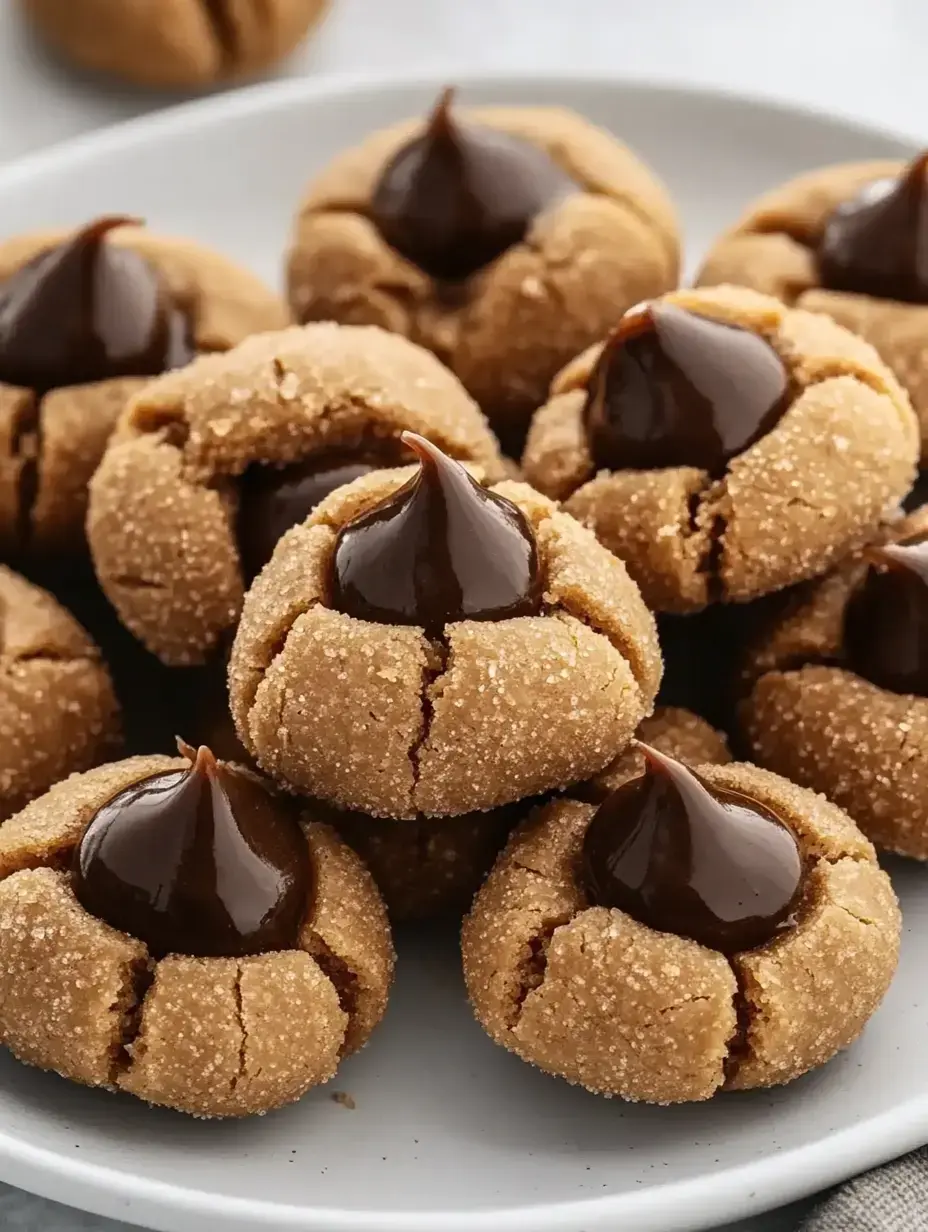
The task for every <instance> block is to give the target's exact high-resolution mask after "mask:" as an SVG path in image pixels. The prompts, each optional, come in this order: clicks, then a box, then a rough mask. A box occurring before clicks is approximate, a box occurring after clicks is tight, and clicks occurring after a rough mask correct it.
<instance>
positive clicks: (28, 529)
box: [0, 226, 288, 563]
mask: <svg viewBox="0 0 928 1232" xmlns="http://www.w3.org/2000/svg"><path fill="white" fill-rule="evenodd" d="M68 234H69V233H68V232H66V231H42V232H31V233H29V234H28V235H20V236H16V237H14V238H13V239H9V240H7V241H5V242H4V243H2V244H0V283H2V282H3V281H4V280H5V279H6V278H8V277H10V275H12V274H13V273H15V272H16V271H17V270H19V269H20V268H21V267H22V266H23V265H25V264H26V263H27V262H28V261H30V260H31V259H32V258H34V257H35V256H37V255H38V254H39V253H41V252H43V251H44V250H45V249H48V248H51V247H53V246H55V245H56V244H59V243H61V242H62V241H63V240H65V239H66V238H67V236H68ZM106 243H107V244H117V245H125V246H126V247H129V248H131V249H132V250H133V251H135V252H137V253H139V254H140V255H141V256H142V257H144V258H145V259H146V260H147V261H148V262H149V263H150V264H151V265H152V266H153V267H154V269H155V270H156V271H157V273H158V274H159V275H160V276H161V278H162V279H163V280H164V283H165V285H166V287H167V289H168V292H169V294H170V297H171V299H172V301H173V302H174V303H175V304H176V305H177V306H178V307H179V308H180V309H181V310H182V311H183V312H184V313H185V314H186V315H188V316H189V318H190V323H191V327H192V341H193V343H194V344H195V346H196V348H197V349H198V350H200V351H204V352H206V351H226V350H228V349H229V348H230V347H232V346H235V345H236V343H238V342H241V341H242V339H243V338H246V337H248V335H249V334H254V333H257V332H259V331H261V330H268V329H279V328H280V327H281V326H282V325H284V324H285V323H286V321H287V319H288V313H287V310H286V308H285V307H284V305H283V304H282V303H281V302H280V300H279V299H278V297H277V296H276V295H274V294H272V292H271V291H270V290H268V288H267V287H265V286H264V284H263V283H262V282H260V281H259V280H258V279H257V278H255V277H254V275H253V274H251V273H249V272H248V271H247V270H245V269H243V268H242V267H241V266H239V265H236V264H235V263H234V262H232V261H230V260H229V259H228V258H227V257H224V256H221V255H220V254H219V253H217V252H213V250H212V249H210V248H206V247H204V246H203V245H201V244H198V243H194V242H193V241H192V240H185V239H178V238H175V237H173V236H163V235H156V234H152V233H151V232H149V231H146V230H144V229H143V228H141V227H132V226H126V227H122V228H120V229H119V230H118V231H115V232H112V233H111V234H110V235H109V236H108V237H107V240H106ZM149 379H150V378H147V377H122V378H118V379H114V380H108V381H100V382H96V383H92V384H88V385H72V386H69V387H67V388H63V389H53V390H51V391H50V392H48V393H46V394H45V395H44V397H41V398H37V397H36V395H35V394H34V393H32V392H31V391H30V390H25V389H19V388H16V387H14V386H11V385H4V384H2V383H0V551H2V552H3V554H4V556H6V557H7V558H8V559H9V558H10V557H11V556H12V557H20V556H28V557H29V558H32V557H33V556H49V555H54V556H55V557H56V559H58V560H64V561H65V563H67V560H68V557H70V556H71V555H72V554H74V553H81V554H82V553H83V552H84V551H85V547H84V544H85V539H84V517H85V513H86V509H87V485H88V483H89V481H90V477H91V475H92V474H93V472H94V471H95V470H96V468H97V464H98V463H99V461H100V459H101V457H102V456H103V452H104V450H105V448H106V445H107V442H108V441H109V439H110V436H111V435H112V433H113V430H114V428H115V426H116V421H117V419H118V418H119V415H120V413H121V412H122V410H123V408H124V406H125V404H126V401H127V399H128V398H129V397H130V396H131V395H132V394H134V393H136V392H137V391H138V390H140V389H143V388H144V386H145V385H146V384H147V383H148V380H149Z"/></svg>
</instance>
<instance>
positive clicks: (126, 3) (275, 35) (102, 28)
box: [23, 0, 328, 88]
mask: <svg viewBox="0 0 928 1232" xmlns="http://www.w3.org/2000/svg"><path fill="white" fill-rule="evenodd" d="M23 6H24V8H25V10H26V13H27V14H28V16H29V17H30V18H31V20H32V21H33V22H34V23H35V25H36V27H37V29H38V30H39V31H40V32H41V34H42V35H43V36H44V37H45V38H46V39H47V40H48V41H49V43H51V45H52V46H53V47H54V48H55V49H56V50H57V51H58V52H59V54H61V55H62V56H63V57H64V58H65V59H69V60H73V61H74V62H75V63H76V64H79V65H81V66H82V67H83V68H87V69H90V70H91V71H92V72H102V73H107V74H111V75H113V76H114V77H123V78H125V79H126V80H128V81H132V82H135V83H137V84H138V85H144V86H156V87H160V88H165V87H171V88H176V87H197V86H205V85H208V84H209V83H211V82H215V81H225V80H228V79H230V78H237V77H242V76H251V75H254V74H257V73H258V72H260V70H262V69H264V68H267V67H269V66H270V65H271V64H273V63H274V62H275V61H277V60H279V59H280V58H281V57H282V56H284V55H286V54H287V53H288V52H290V51H292V50H293V49H294V48H295V47H296V46H297V44H298V43H299V42H300V41H301V40H302V39H303V38H304V37H305V35H306V33H307V31H308V30H309V29H310V28H311V27H312V26H313V25H315V23H316V22H317V21H319V19H320V18H321V16H322V15H323V13H324V12H325V10H326V8H327V7H328V0H244V3H241V2H239V3H236V4H233V5H223V6H222V8H221V9H220V10H216V9H215V6H212V5H211V4H210V3H209V2H208V0H161V3H159V4H156V5H151V4H149V3H148V2H147V0H89V2H85V3H82V4H80V5H74V4H72V3H71V2H70V0H23Z"/></svg>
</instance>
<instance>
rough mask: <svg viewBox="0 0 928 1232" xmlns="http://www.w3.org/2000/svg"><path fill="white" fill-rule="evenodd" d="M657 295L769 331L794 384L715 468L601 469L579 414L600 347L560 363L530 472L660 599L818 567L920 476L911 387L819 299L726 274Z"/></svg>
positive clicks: (534, 431)
mask: <svg viewBox="0 0 928 1232" xmlns="http://www.w3.org/2000/svg"><path fill="white" fill-rule="evenodd" d="M663 299H664V301H665V302H667V303H672V304H676V305H678V306H680V307H682V308H687V309H691V310H693V311H696V312H699V313H701V314H702V315H705V316H710V317H714V318H715V319H717V320H720V321H725V322H728V323H731V324H736V325H741V326H744V327H745V328H749V329H752V330H755V331H756V332H757V333H759V334H760V335H761V336H762V337H764V338H766V339H767V341H769V342H770V343H771V345H772V346H773V347H774V348H775V350H776V351H777V352H778V353H779V355H780V357H781V358H782V360H783V362H784V364H785V365H786V367H787V368H788V370H789V372H790V375H791V378H792V381H793V386H794V389H795V391H796V392H795V396H794V399H793V402H792V404H791V405H790V407H789V408H788V409H787V411H786V413H785V414H784V415H783V417H782V418H781V419H780V421H779V422H778V423H777V424H776V425H775V426H774V427H773V428H772V429H771V431H770V432H768V433H767V434H766V435H765V436H763V437H761V438H760V440H758V441H757V442H756V443H755V444H754V445H752V446H751V447H750V448H749V449H747V450H745V452H744V453H742V454H739V455H737V456H736V457H735V458H733V459H732V460H731V461H730V462H729V464H728V468H727V471H726V474H725V475H724V477H723V478H722V479H720V480H718V481H712V480H711V478H710V477H709V475H708V474H706V473H705V472H704V471H700V470H698V469H694V468H689V467H670V468H666V469H661V470H652V471H618V472H610V471H600V472H599V473H598V474H597V473H595V468H594V462H593V459H592V456H591V455H590V452H589V446H588V444H587V441H586V436H585V432H584V430H583V411H584V405H585V401H586V393H585V389H586V382H587V381H588V379H589V376H590V373H591V372H592V370H593V366H594V364H595V362H596V360H597V358H598V356H599V353H600V350H601V347H600V346H596V347H591V348H589V349H588V350H587V351H586V352H584V353H583V354H582V355H580V356H578V357H577V358H576V359H575V360H574V362H573V363H572V364H570V365H568V367H567V368H566V369H565V370H564V371H563V372H561V373H560V374H559V375H558V377H557V378H555V381H554V384H553V386H552V397H551V400H550V401H549V402H548V403H547V404H546V405H545V406H543V407H542V408H541V409H540V410H539V411H538V413H537V414H536V416H535V418H534V419H533V421H532V427H531V430H530V432H529V437H528V441H527V443H526V448H525V454H524V456H523V459H522V465H523V470H524V472H525V476H526V479H527V480H528V481H529V482H530V483H532V484H534V485H535V486H536V487H537V488H539V489H540V490H541V491H542V492H546V493H548V494H549V495H551V496H555V497H557V498H558V499H561V500H564V501H565V509H566V510H567V512H568V513H572V514H574V516H575V517H577V518H578V519H579V520H580V521H581V522H583V523H584V524H585V525H587V526H589V527H591V528H592V529H593V530H595V531H596V534H597V536H598V537H599V539H600V540H601V542H603V543H604V544H605V545H606V546H607V547H609V548H610V549H611V550H612V551H614V552H615V553H616V554H617V555H619V556H620V557H621V558H622V559H623V560H624V561H625V562H626V564H627V565H628V568H629V573H630V574H631V576H632V577H633V578H634V579H635V581H637V583H638V585H639V586H640V587H641V589H642V592H643V594H644V596H645V598H646V600H647V601H648V602H649V604H650V606H652V607H653V608H655V609H657V610H660V611H676V612H685V611H696V610H699V609H700V608H702V607H705V606H706V604H707V603H709V602H710V601H712V600H713V599H714V598H716V597H721V598H724V599H729V600H736V601H739V602H743V601H747V600H750V599H754V598H757V597H759V596H760V595H764V594H769V593H771V592H773V591H776V590H779V589H782V588H783V587H786V586H789V585H792V584H794V583H796V582H799V581H803V580H805V579H807V578H811V577H815V576H818V575H819V574H821V573H824V572H825V571H826V570H827V569H829V568H830V567H832V566H833V565H834V564H836V563H837V562H838V561H839V560H840V559H841V558H842V557H844V556H846V555H847V554H848V552H851V551H853V550H854V549H855V548H857V547H859V546H861V544H863V543H864V542H866V541H867V539H868V538H869V537H870V536H872V534H873V532H874V530H875V529H876V527H877V526H878V525H879V523H880V521H881V519H883V518H884V517H885V516H886V515H887V514H888V513H889V512H890V511H891V510H892V509H893V508H894V507H895V506H896V505H898V503H899V502H900V501H901V500H902V498H903V497H904V496H905V495H906V493H907V492H908V490H909V488H910V487H911V485H912V483H913V481H914V477H915V466H916V462H917V454H918V440H917V436H918V432H917V423H916V420H915V417H914V414H913V412H912V408H911V405H910V403H909V400H908V397H907V395H906V394H905V392H904V391H903V389H902V387H901V386H900V385H899V383H898V381H897V379H896V378H895V376H894V375H893V373H892V372H891V371H890V369H889V368H887V367H886V365H885V364H884V363H883V362H882V361H881V360H880V358H879V356H878V355H877V353H876V351H875V350H874V349H873V347H872V346H870V345H869V344H868V343H866V342H864V341H863V340H862V339H860V338H856V337H854V336H853V335H852V334H851V333H849V332H848V331H847V330H846V329H844V328H842V327H841V326H840V325H837V324H835V323H834V322H833V321H831V320H829V319H828V318H827V317H824V316H822V315H820V314H816V313H811V312H806V311H803V310H800V309H796V308H787V307H784V305H783V304H781V303H779V302H778V301H776V300H774V299H772V298H771V297H770V296H767V295H762V294H760V293H758V292H755V291H753V290H748V289H745V288H741V287H733V286H719V287H713V288H709V289H701V290H697V291H674V292H670V293H669V294H667V295H666V296H664V297H663Z"/></svg>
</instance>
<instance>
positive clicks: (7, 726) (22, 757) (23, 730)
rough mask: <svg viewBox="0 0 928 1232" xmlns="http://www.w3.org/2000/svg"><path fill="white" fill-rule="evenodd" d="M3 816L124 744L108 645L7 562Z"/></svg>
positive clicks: (0, 636) (2, 653) (0, 576)
mask: <svg viewBox="0 0 928 1232" xmlns="http://www.w3.org/2000/svg"><path fill="white" fill-rule="evenodd" d="M0 665H2V682H0V821H5V820H6V819H7V818H8V817H11V816H12V815H13V814H14V813H17V812H18V811H19V810H20V809H21V808H23V807H24V806H25V805H26V804H28V802H29V801H30V800H32V799H34V798H35V797H36V796H40V795H41V794H42V793H43V792H44V791H47V790H48V788H49V787H50V786H51V785H52V784H53V783H57V782H58V780H59V779H63V778H65V777H66V776H67V775H69V774H71V773H72V772H73V771H76V770H87V769H89V768H90V767H91V766H94V765H96V764H97V763H98V762H101V761H105V760H106V759H107V758H108V757H111V756H112V755H113V754H114V753H115V752H116V751H117V750H118V749H119V742H120V735H119V708H118V706H117V704H116V698H115V696H114V693H113V685H112V683H111V681H110V677H109V673H108V672H107V670H106V667H105V665H104V663H103V660H102V658H101V656H100V651H99V650H98V649H97V647H96V646H95V645H94V643H93V642H92V641H91V639H90V638H89V637H88V635H87V634H86V633H85V632H84V630H83V629H82V628H81V626H80V625H79V624H78V623H77V621H76V620H75V619H74V618H73V616H71V614H70V612H67V611H66V610H65V609H64V608H63V607H61V605H60V604H59V603H57V602H56V601H55V599H53V598H52V596H51V595H50V594H48V593H47V592H46V591H44V590H41V589H40V588H39V587H38V586H33V585H32V584H31V583H30V582H27V581H26V579H25V578H21V577H20V576H19V575H18V574H16V573H13V571H12V570H10V569H7V568H4V567H3V566H2V565H0Z"/></svg>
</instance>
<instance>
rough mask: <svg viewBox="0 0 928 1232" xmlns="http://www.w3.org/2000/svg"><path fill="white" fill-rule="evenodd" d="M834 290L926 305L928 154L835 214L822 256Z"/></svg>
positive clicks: (824, 276)
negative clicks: (900, 173) (894, 177)
mask: <svg viewBox="0 0 928 1232" xmlns="http://www.w3.org/2000/svg"><path fill="white" fill-rule="evenodd" d="M818 264H819V277H820V278H821V282H822V286H823V287H827V288H828V289H829V290H831V291H851V292H856V293H857V294H860V295H873V296H876V297H877V298H879V299H897V300H904V301H906V302H908V303H912V304H925V303H928V152H926V153H924V154H920V155H919V156H918V158H916V159H915V160H914V162H912V163H910V164H909V166H908V167H907V168H906V170H905V171H904V172H903V173H902V175H901V176H899V177H898V179H894V180H892V179H890V180H874V181H873V182H872V183H870V184H867V185H866V186H865V187H864V188H863V189H862V190H861V191H860V192H859V193H858V194H857V196H856V197H853V198H852V199H851V200H850V201H845V202H844V203H843V204H842V205H839V206H838V208H837V209H836V210H835V211H834V212H833V213H832V214H831V216H830V218H829V219H828V221H827V223H826V224H825V230H824V232H823V234H822V239H821V244H820V246H819V251H818Z"/></svg>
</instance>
